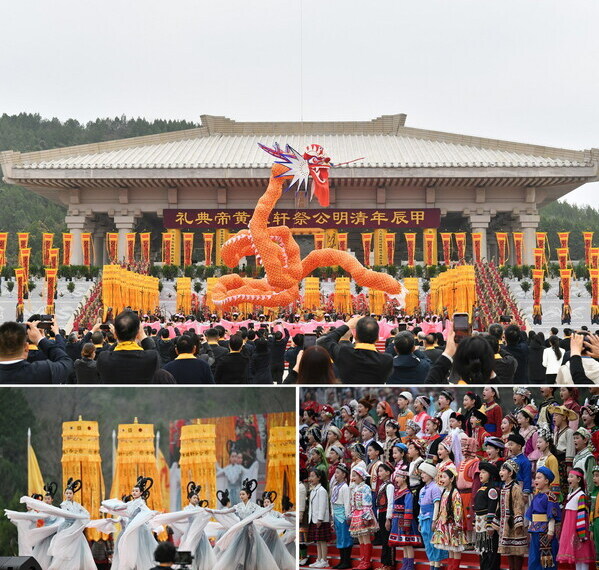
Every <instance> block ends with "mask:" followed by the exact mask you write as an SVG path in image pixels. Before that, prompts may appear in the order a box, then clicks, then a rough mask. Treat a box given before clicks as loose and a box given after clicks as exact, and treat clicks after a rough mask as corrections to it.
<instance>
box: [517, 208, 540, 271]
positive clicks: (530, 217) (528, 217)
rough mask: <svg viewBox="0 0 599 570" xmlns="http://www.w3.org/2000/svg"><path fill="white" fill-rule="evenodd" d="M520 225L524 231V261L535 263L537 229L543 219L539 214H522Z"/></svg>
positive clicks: (525, 262)
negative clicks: (534, 251) (534, 250)
mask: <svg viewBox="0 0 599 570" xmlns="http://www.w3.org/2000/svg"><path fill="white" fill-rule="evenodd" d="M519 218H520V227H521V228H522V232H523V233H524V237H523V240H522V241H523V243H522V262H523V263H524V264H525V265H533V264H534V262H535V258H534V254H533V251H532V250H533V249H534V248H535V247H537V238H536V231H537V229H538V227H539V222H540V221H541V216H539V214H520V215H519Z"/></svg>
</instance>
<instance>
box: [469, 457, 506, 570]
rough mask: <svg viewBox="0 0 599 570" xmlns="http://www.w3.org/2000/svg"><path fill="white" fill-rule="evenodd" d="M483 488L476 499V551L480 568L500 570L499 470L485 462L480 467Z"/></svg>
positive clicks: (481, 487)
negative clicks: (498, 521) (498, 532)
mask: <svg viewBox="0 0 599 570" xmlns="http://www.w3.org/2000/svg"><path fill="white" fill-rule="evenodd" d="M479 469H480V472H479V477H480V482H481V486H480V488H479V489H478V491H477V492H476V495H475V497H474V515H475V518H474V531H475V533H476V535H475V536H476V550H477V552H478V553H479V554H480V567H481V568H484V569H485V570H499V569H500V565H501V555H500V554H498V552H497V549H498V548H499V535H498V534H497V505H498V503H499V493H498V491H497V486H498V484H499V469H497V466H495V465H493V464H492V463H487V462H485V461H483V462H482V463H480V465H479Z"/></svg>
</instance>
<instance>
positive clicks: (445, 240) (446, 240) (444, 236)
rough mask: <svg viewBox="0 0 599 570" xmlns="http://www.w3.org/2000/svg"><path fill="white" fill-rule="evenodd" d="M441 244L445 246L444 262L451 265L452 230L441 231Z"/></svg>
mask: <svg viewBox="0 0 599 570" xmlns="http://www.w3.org/2000/svg"><path fill="white" fill-rule="evenodd" d="M441 245H442V246H443V263H444V264H445V265H447V266H449V263H450V261H451V232H441Z"/></svg>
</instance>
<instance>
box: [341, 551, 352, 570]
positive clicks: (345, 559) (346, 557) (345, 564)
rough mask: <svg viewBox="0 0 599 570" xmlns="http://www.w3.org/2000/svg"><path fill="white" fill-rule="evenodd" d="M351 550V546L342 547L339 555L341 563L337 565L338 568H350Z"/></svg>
mask: <svg viewBox="0 0 599 570" xmlns="http://www.w3.org/2000/svg"><path fill="white" fill-rule="evenodd" d="M351 551H352V547H351V546H348V547H347V548H344V549H343V555H342V556H341V564H340V565H339V566H338V568H339V569H340V570H341V569H343V570H345V569H346V568H351V567H352V565H351Z"/></svg>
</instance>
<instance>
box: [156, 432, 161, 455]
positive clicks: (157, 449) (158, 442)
mask: <svg viewBox="0 0 599 570" xmlns="http://www.w3.org/2000/svg"><path fill="white" fill-rule="evenodd" d="M159 452H160V432H159V431H157V432H156V461H158V453H159Z"/></svg>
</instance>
